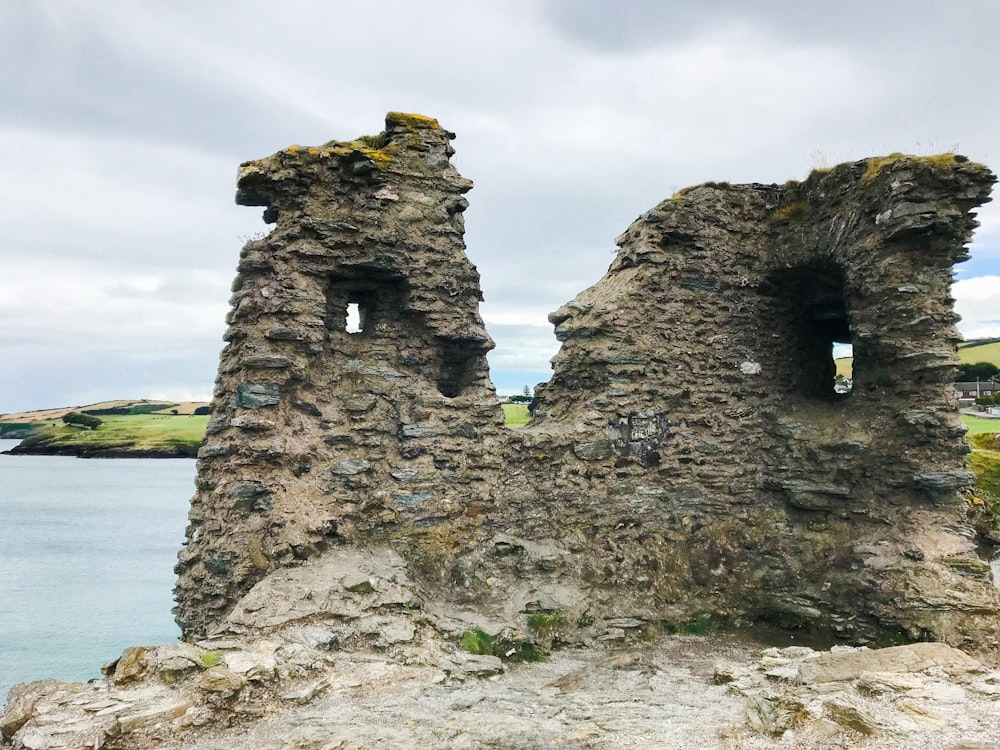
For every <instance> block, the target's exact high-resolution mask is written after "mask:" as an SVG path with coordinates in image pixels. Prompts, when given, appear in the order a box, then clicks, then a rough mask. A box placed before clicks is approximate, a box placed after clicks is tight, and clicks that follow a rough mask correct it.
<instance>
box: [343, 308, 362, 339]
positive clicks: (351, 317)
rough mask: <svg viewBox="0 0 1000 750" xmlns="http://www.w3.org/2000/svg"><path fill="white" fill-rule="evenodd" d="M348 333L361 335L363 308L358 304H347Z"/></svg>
mask: <svg viewBox="0 0 1000 750" xmlns="http://www.w3.org/2000/svg"><path fill="white" fill-rule="evenodd" d="M346 330H347V332H348V333H361V308H360V307H359V306H358V303H357V302H349V303H348V304H347V329H346Z"/></svg>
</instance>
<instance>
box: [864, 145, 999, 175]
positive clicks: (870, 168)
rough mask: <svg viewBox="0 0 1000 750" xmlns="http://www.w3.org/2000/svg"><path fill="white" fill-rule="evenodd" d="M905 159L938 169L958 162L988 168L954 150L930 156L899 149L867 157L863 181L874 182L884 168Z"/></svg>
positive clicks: (952, 165)
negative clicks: (904, 151)
mask: <svg viewBox="0 0 1000 750" xmlns="http://www.w3.org/2000/svg"><path fill="white" fill-rule="evenodd" d="M903 160H906V161H910V162H913V163H914V164H922V165H925V166H930V167H935V168H937V169H947V168H950V167H954V166H955V165H956V164H970V165H972V166H975V167H980V168H983V169H985V168H986V167H984V166H983V165H981V164H977V163H975V162H970V161H969V160H968V159H967V158H966V157H964V156H961V155H959V154H956V153H954V152H953V151H946V152H944V153H941V154H932V155H930V156H914V155H912V154H903V153H900V152H899V151H894V152H893V153H891V154H889V155H888V156H874V157H871V158H870V159H866V160H865V173H864V175H862V177H861V181H862V182H872V181H873V180H874V179H875V178H876V177H878V176H879V174H880V173H881V172H882V170H883V169H885V168H886V167H888V166H890V165H892V164H895V163H896V162H899V161H903Z"/></svg>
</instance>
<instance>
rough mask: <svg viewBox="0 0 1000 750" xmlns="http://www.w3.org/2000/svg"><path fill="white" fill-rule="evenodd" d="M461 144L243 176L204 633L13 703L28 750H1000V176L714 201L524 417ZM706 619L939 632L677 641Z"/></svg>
mask: <svg viewBox="0 0 1000 750" xmlns="http://www.w3.org/2000/svg"><path fill="white" fill-rule="evenodd" d="M452 138H453V135H452V134H451V133H449V132H448V131H446V130H444V129H443V128H441V127H440V126H439V125H438V123H437V122H436V121H435V120H432V119H429V118H426V117H421V116H417V115H406V114H400V113H390V114H389V115H388V116H387V118H386V129H385V131H384V132H383V133H381V134H379V135H377V136H366V137H362V138H359V139H357V140H355V141H351V142H347V143H337V142H332V143H328V144H325V145H323V146H320V147H316V148H301V147H296V146H293V147H290V148H287V149H285V150H283V151H280V152H278V153H277V154H274V155H273V156H270V157H267V158H264V159H260V160H257V161H252V162H247V163H246V164H244V165H242V168H241V174H240V178H239V189H238V193H237V201H238V202H239V203H241V204H244V205H250V206H263V207H264V218H265V220H266V221H267V222H268V223H274V224H275V227H274V229H273V231H271V232H270V234H268V235H267V236H266V237H263V238H261V239H256V240H252V241H250V242H248V243H247V244H246V246H245V247H244V248H243V251H242V253H241V256H240V261H239V273H238V275H237V277H236V281H235V283H234V285H233V297H232V310H231V312H230V313H229V317H228V323H229V328H228V331H227V333H226V340H227V341H228V345H227V346H226V348H225V350H224V351H223V354H222V359H221V364H220V368H219V377H218V380H217V383H216V388H215V394H214V401H213V409H212V412H213V416H212V419H211V421H210V422H209V427H208V432H207V435H206V438H205V442H204V445H203V446H202V448H201V450H200V452H199V461H198V475H197V480H196V483H197V493H196V495H195V497H194V499H193V500H192V503H191V512H190V516H189V518H190V525H189V527H188V532H187V543H186V545H185V547H184V549H183V550H182V552H181V554H180V556H179V561H178V565H177V572H178V581H177V588H176V595H177V609H176V615H177V620H178V622H179V623H180V625H181V628H182V631H183V634H184V641H183V642H179V643H170V644H164V645H160V646H135V647H132V648H129V649H127V650H126V651H125V652H124V653H123V654H122V655H121V656H120V657H119V658H118V659H116V660H114V661H112V662H110V663H108V664H106V665H105V666H104V667H103V668H102V672H103V674H104V675H105V677H104V678H103V679H98V680H92V681H90V682H88V683H66V682H58V681H55V680H45V681H41V682H34V683H26V684H22V685H18V686H16V687H14V688H13V689H12V690H11V692H10V696H9V698H8V701H7V706H6V710H5V711H4V713H3V715H2V716H0V745H2V746H3V747H5V748H13V749H14V750H53V749H55V748H60V749H62V750H99V749H102V748H103V750H152V748H160V749H161V750H168V749H169V750H230V749H231V748H236V747H240V748H244V747H253V748H273V749H274V750H278V749H279V748H280V750H334V748H340V749H341V750H358V749H359V748H364V747H367V748H399V747H406V748H441V747H449V748H487V747H492V748H499V747H502V748H538V747H555V746H559V747H565V748H580V749H581V750H582V749H583V748H611V747H613V748H621V747H677V748H682V747H684V748H708V747H712V748H715V747H717V748H726V749H727V750H763V749H764V748H772V747H775V746H777V745H776V744H775V742H780V743H781V746H782V747H791V746H793V745H794V746H795V747H800V748H829V747H833V746H834V745H836V746H837V747H855V746H859V745H858V744H856V743H860V746H864V747H872V746H873V745H872V744H871V742H872V741H875V740H873V739H872V738H873V736H877V738H878V742H879V743H880V744H879V745H878V746H879V747H887V748H889V747H891V748H904V747H906V748H908V747H948V748H950V749H951V750H959V748H971V747H981V746H982V747H985V745H983V744H982V743H981V742H980V741H979V740H981V739H982V738H983V737H987V738H988V737H996V736H997V733H998V732H1000V712H998V706H1000V690H998V687H997V685H998V684H1000V672H993V673H990V672H989V670H988V669H987V668H986V667H985V666H984V665H983V664H982V663H981V662H979V661H977V660H976V659H973V658H972V657H970V656H969V655H967V654H965V653H962V652H961V651H958V650H957V649H955V648H952V647H953V646H960V647H962V648H964V649H965V650H967V651H971V652H974V653H976V654H977V655H978V656H979V657H980V658H982V659H983V661H984V662H986V663H987V664H990V663H992V664H994V665H995V664H997V663H998V662H1000V651H998V645H1000V644H998V643H997V640H998V637H1000V594H998V590H997V588H995V587H994V585H993V582H992V579H991V574H990V568H989V565H988V564H987V562H986V560H985V559H983V557H982V556H980V554H979V553H978V548H977V544H978V542H979V537H978V536H977V533H976V532H975V531H974V530H973V529H974V528H975V527H976V524H977V523H980V522H984V520H985V514H984V512H983V510H982V506H981V505H977V504H976V503H975V502H974V498H973V497H972V496H971V494H970V493H969V488H970V485H971V479H972V477H971V475H970V474H969V473H968V472H967V471H966V470H965V467H964V456H965V453H966V451H967V450H968V448H967V446H966V444H965V442H964V441H963V439H962V436H963V433H964V428H963V426H962V424H961V422H960V421H959V418H958V414H957V412H956V409H955V403H954V399H955V395H954V391H953V388H952V385H951V381H952V378H953V375H954V373H955V371H956V364H957V358H956V342H957V341H958V340H959V336H958V334H957V332H956V330H955V327H954V324H955V322H956V320H957V317H956V315H955V314H954V312H953V311H952V299H951V298H950V297H949V291H950V286H951V269H952V266H953V265H954V264H955V263H956V262H960V261H962V260H964V259H965V258H966V251H965V245H966V243H967V242H968V240H969V238H970V236H971V233H972V230H973V228H974V227H975V226H976V222H975V220H974V218H973V214H972V211H973V209H975V208H976V207H977V206H979V205H980V204H982V203H984V202H985V201H987V200H989V198H988V194H989V191H990V188H991V186H992V184H993V182H994V180H995V177H994V175H992V174H990V172H989V170H987V169H986V168H985V167H983V166H981V165H978V164H974V163H971V162H970V161H968V160H967V159H965V158H963V157H960V156H955V155H950V154H949V155H943V156H938V157H922V158H921V157H912V156H903V155H898V154H894V155H892V156H889V157H886V158H882V159H867V160H864V161H859V162H855V163H853V164H843V165H840V166H838V167H835V168H833V169H829V170H821V171H816V172H814V173H813V174H811V175H810V176H809V177H808V178H807V179H806V180H805V181H804V182H801V183H800V182H790V183H787V184H785V185H757V184H753V185H728V184H705V185H700V186H698V187H694V188H689V189H687V190H683V191H681V192H680V193H678V194H677V195H675V196H674V197H672V198H671V199H669V200H666V201H664V202H663V203H661V204H660V205H658V206H656V207H655V208H653V209H652V210H650V211H648V212H647V213H645V214H643V215H642V216H641V217H639V218H638V219H637V220H636V221H635V222H634V223H633V224H632V226H631V227H630V228H629V229H628V230H627V231H626V232H625V234H623V235H622V236H621V237H620V238H619V239H618V245H619V251H618V254H617V256H616V258H615V260H614V262H613V263H612V264H611V268H610V269H609V270H608V272H607V274H606V275H605V277H604V278H603V279H601V280H600V281H599V282H598V283H597V284H595V285H594V286H592V287H591V288H589V289H587V290H585V291H584V292H582V293H581V294H580V295H579V296H577V297H576V298H575V299H574V300H572V301H571V302H569V303H567V304H566V305H565V306H563V307H561V308H560V309H559V310H557V311H556V312H554V313H553V314H552V315H551V316H550V318H551V321H552V323H553V324H554V325H555V330H556V336H557V337H558V338H559V340H560V341H561V342H562V348H561V350H560V351H559V353H558V355H557V356H556V357H555V359H554V360H553V369H554V372H553V375H552V379H551V380H550V381H549V382H548V383H546V384H543V385H541V386H539V387H538V388H537V389H536V397H537V404H536V406H537V408H536V411H535V417H534V419H533V420H532V422H531V423H530V425H529V426H528V427H525V428H523V429H517V430H513V429H507V428H506V427H505V426H504V419H503V413H502V410H501V405H500V402H499V400H498V398H497V396H496V393H495V391H494V388H493V385H492V384H491V382H490V379H489V372H488V367H487V362H486V354H487V352H489V350H490V349H491V348H492V347H493V342H492V341H491V340H490V337H489V335H488V334H487V332H486V329H485V327H484V326H483V322H482V320H481V318H480V317H479V312H478V303H479V301H480V299H481V294H480V289H479V277H478V274H477V272H476V270H475V268H474V267H473V266H472V264H471V263H470V262H469V261H468V259H467V258H466V257H465V252H464V244H463V240H462V233H463V221H462V212H463V210H464V209H465V208H466V206H467V203H466V200H465V197H464V195H465V193H467V192H468V191H469V189H470V188H471V187H472V183H471V182H469V181H468V180H466V179H464V178H462V177H461V176H460V175H459V174H458V173H457V172H456V171H455V169H454V168H453V167H452V165H451V164H450V162H449V157H450V156H451V154H452V149H451V145H450V142H451V139H452ZM352 313H356V316H357V318H358V320H359V321H360V325H358V326H357V327H355V326H353V325H349V324H348V319H349V318H351V319H353V318H354V314H352ZM834 342H850V343H851V344H853V347H854V373H853V376H854V377H853V390H851V392H850V393H839V392H837V391H835V390H834V363H833V361H832V357H831V351H832V345H833V343H834ZM977 513H978V514H979V515H977ZM982 527H983V528H985V527H986V526H985V523H984V524H983V525H982ZM707 623H712V624H715V623H720V624H723V625H726V624H728V625H733V626H736V627H743V626H749V625H754V624H756V623H764V624H767V626H768V629H769V631H771V630H772V629H773V626H778V627H779V628H781V629H785V630H782V631H781V632H783V633H788V632H790V633H792V634H801V633H805V632H809V633H819V634H823V635H824V636H826V637H830V638H834V637H836V638H839V639H840V640H841V641H842V642H847V643H854V644H872V645H885V644H886V643H899V642H905V641H924V640H932V641H943V642H944V643H940V642H939V643H922V642H917V643H909V644H907V645H900V646H896V647H890V648H883V649H878V650H869V649H866V648H841V649H836V650H835V649H831V650H829V651H825V652H815V651H812V650H811V649H809V648H806V647H803V646H802V645H799V644H801V640H800V641H798V642H796V645H794V646H791V647H788V648H784V649H778V648H772V649H768V650H766V651H764V652H763V655H761V654H760V653H759V651H760V644H758V643H756V642H755V641H753V639H752V638H748V637H746V636H745V635H726V634H725V632H724V629H723V628H713V630H712V635H710V636H709V637H708V638H698V637H695V636H691V635H680V636H678V637H671V638H663V637H660V636H662V635H663V634H665V633H676V632H678V631H680V632H681V633H682V634H683V633H691V632H693V631H694V630H695V629H696V628H704V626H705V625H706V624H707ZM948 644H950V645H948ZM557 645H576V646H588V647H590V648H575V649H569V648H564V649H555V648H553V647H554V646H557ZM546 652H547V653H548V658H547V659H546V660H545V661H544V663H537V664H533V665H531V667H530V668H529V667H524V668H522V667H510V668H509V671H507V670H508V667H509V664H507V665H505V663H504V661H502V658H503V659H511V660H517V659H522V660H534V659H536V658H538V657H539V656H540V655H544V654H545V653H546ZM720 658H721V659H722V661H717V660H719V659H720ZM713 661H716V663H715V664H714V665H713V664H712V662H713ZM480 677H490V679H478V678H480ZM788 730H793V732H791V733H789V731H788ZM886 743H888V744H886Z"/></svg>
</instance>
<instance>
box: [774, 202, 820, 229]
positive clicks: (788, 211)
mask: <svg viewBox="0 0 1000 750" xmlns="http://www.w3.org/2000/svg"><path fill="white" fill-rule="evenodd" d="M810 211H812V206H810V205H809V204H808V203H807V202H806V201H794V202H792V203H786V204H785V205H784V206H781V207H780V208H778V209H776V210H775V211H774V213H772V214H771V215H770V216H769V217H768V218H767V220H768V221H769V222H770V223H771V224H779V223H784V222H789V221H795V220H796V219H802V218H805V217H806V216H808V215H809V212H810Z"/></svg>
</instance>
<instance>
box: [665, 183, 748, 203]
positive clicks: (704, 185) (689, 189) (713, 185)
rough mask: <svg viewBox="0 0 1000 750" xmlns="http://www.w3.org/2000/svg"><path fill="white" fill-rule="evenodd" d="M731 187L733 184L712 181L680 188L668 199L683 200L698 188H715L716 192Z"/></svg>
mask: <svg viewBox="0 0 1000 750" xmlns="http://www.w3.org/2000/svg"><path fill="white" fill-rule="evenodd" d="M732 186H733V184H732V183H731V182H714V181H710V182H702V183H699V184H697V185H690V186H688V187H685V188H681V189H680V190H678V191H677V192H676V193H674V194H673V195H672V196H670V199H671V200H677V199H678V198H683V197H684V196H685V195H687V194H688V193H691V192H693V191H695V190H698V189H699V188H715V189H716V190H729V189H730V188H732Z"/></svg>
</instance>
